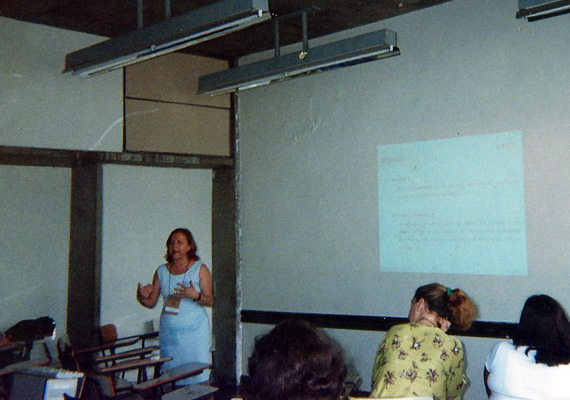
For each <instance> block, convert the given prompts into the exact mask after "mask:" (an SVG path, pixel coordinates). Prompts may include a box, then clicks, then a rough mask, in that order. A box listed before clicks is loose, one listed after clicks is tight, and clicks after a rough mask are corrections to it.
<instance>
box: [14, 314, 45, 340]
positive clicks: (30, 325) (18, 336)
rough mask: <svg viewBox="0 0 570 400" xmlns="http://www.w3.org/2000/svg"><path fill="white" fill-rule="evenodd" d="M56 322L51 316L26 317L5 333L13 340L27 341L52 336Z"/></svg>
mask: <svg viewBox="0 0 570 400" xmlns="http://www.w3.org/2000/svg"><path fill="white" fill-rule="evenodd" d="M54 329H55V322H54V320H53V318H50V317H40V318H37V319H25V320H22V321H20V322H18V323H17V324H16V325H14V326H12V327H11V328H9V329H8V330H7V331H6V332H5V334H6V336H7V337H8V338H10V340H11V341H13V342H17V341H27V340H34V339H38V338H43V337H47V336H52V335H53V332H54Z"/></svg>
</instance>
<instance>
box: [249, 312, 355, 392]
mask: <svg viewBox="0 0 570 400" xmlns="http://www.w3.org/2000/svg"><path fill="white" fill-rule="evenodd" d="M248 370H249V379H248V384H247V385H245V386H246V389H245V392H246V393H245V399H246V400H301V399H302V400H337V399H341V398H342V397H343V390H344V380H345V378H346V365H345V363H344V356H343V353H342V350H341V349H340V348H339V347H338V346H337V345H336V344H335V343H334V342H333V341H332V340H331V339H330V338H329V337H328V336H327V335H326V334H325V333H324V332H323V331H321V330H319V329H317V328H315V327H314V326H312V325H311V324H309V323H308V322H305V321H287V322H282V323H281V324H279V325H277V326H276V327H275V328H273V330H271V331H270V332H269V333H267V334H265V335H263V336H261V337H258V338H257V339H256V341H255V347H254V350H253V354H252V355H251V357H250V358H249V363H248Z"/></svg>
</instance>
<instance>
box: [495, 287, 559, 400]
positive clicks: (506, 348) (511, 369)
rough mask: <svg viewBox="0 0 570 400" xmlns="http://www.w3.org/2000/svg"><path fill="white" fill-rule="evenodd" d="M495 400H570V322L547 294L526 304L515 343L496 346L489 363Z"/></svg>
mask: <svg viewBox="0 0 570 400" xmlns="http://www.w3.org/2000/svg"><path fill="white" fill-rule="evenodd" d="M485 387H486V388H487V395H488V396H489V398H490V399H492V400H568V399H570V321H569V320H568V317H567V315H566V312H565V311H564V308H562V306H561V305H560V303H558V302H557V301H556V300H554V299H553V298H552V297H550V296H547V295H544V294H543V295H536V296H531V297H529V298H528V299H527V301H526V302H525V305H524V307H523V310H522V312H521V317H520V321H519V323H518V325H517V327H516V329H515V332H514V334H513V343H509V342H502V343H498V344H497V345H495V346H494V347H493V349H492V350H491V352H490V353H489V354H488V355H487V360H486V362H485Z"/></svg>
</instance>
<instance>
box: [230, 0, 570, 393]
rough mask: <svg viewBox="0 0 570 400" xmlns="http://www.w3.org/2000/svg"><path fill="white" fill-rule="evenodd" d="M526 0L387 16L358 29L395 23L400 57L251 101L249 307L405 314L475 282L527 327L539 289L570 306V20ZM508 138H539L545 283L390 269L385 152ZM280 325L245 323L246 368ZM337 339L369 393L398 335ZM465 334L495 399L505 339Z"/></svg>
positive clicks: (244, 134) (244, 196)
mask: <svg viewBox="0 0 570 400" xmlns="http://www.w3.org/2000/svg"><path fill="white" fill-rule="evenodd" d="M517 4H518V3H517V1H516V0H504V1H496V0H476V1H473V0H454V1H452V2H449V3H446V4H443V5H440V6H436V7H432V8H429V9H426V10H424V11H418V12H413V13H410V14H407V15H404V16H402V17H398V18H394V19H390V20H387V21H383V22H382V23H378V24H374V25H372V26H368V27H365V28H362V29H359V30H358V31H354V32H351V34H356V33H358V32H361V31H368V30H374V29H381V28H390V29H393V30H395V31H396V32H397V34H398V45H399V47H400V48H401V52H402V54H401V55H400V56H398V57H393V58H389V59H384V60H380V61H377V62H372V63H367V64H362V65H358V66H353V67H350V68H345V69H340V70H334V71H329V72H326V73H322V74H317V75H312V76H308V77H302V78H298V79H293V80H290V81H286V82H282V83H277V84H273V85H270V86H266V87H261V88H256V89H251V90H247V91H243V92H241V93H240V95H239V102H238V112H239V116H240V118H239V125H238V134H239V153H238V157H239V166H240V169H239V193H240V228H241V231H240V237H239V240H240V243H241V249H240V251H241V276H242V307H243V309H248V310H267V311H289V312H313V313H334V314H349V315H350V314H358V315H379V316H381V315H390V316H396V317H405V316H406V315H407V311H408V307H409V301H410V298H411V297H412V295H413V292H414V290H415V288H416V287H417V286H419V285H421V284H425V283H429V282H432V281H440V282H442V283H444V284H446V285H448V286H451V287H461V288H464V289H465V290H466V291H467V292H468V293H469V294H471V296H472V297H473V298H474V299H475V301H476V302H477V303H478V305H479V306H480V319H481V320H487V321H506V322H513V321H516V320H517V319H518V315H519V313H520V309H521V307H522V304H523V302H524V299H525V298H526V297H527V296H529V295H531V294H533V293H536V292H545V293H548V294H550V295H552V296H554V297H555V298H557V299H559V300H560V301H561V302H562V303H563V304H564V305H565V306H566V307H570V296H569V295H568V291H567V285H568V280H567V279H565V277H566V276H567V268H568V261H569V260H570V257H569V254H568V246H567V239H566V238H567V237H568V234H569V233H570V232H569V227H570V214H569V213H568V211H569V210H568V204H570V191H569V189H568V187H569V185H568V183H569V182H568V181H569V178H570V174H569V173H568V171H570V161H569V158H568V157H567V154H568V150H569V149H570V139H569V137H570V136H569V134H570V124H568V115H569V111H570V106H569V105H568V101H567V99H568V97H569V95H570V75H569V74H567V73H566V71H565V70H566V66H567V65H568V64H569V63H570V54H569V53H568V52H567V51H566V50H567V42H568V39H569V38H570V25H569V24H568V22H569V21H570V16H567V15H566V16H561V17H556V18H552V19H548V20H543V21H539V22H533V23H529V22H527V21H525V20H517V19H515V13H516V11H517ZM336 36H338V37H341V36H342V35H336ZM335 38H336V37H335ZM508 131H521V132H522V134H523V154H524V175H525V177H524V179H525V190H526V194H525V196H526V199H525V200H526V218H527V247H528V263H529V274H528V275H527V276H516V277H505V276H493V275H464V274H461V275H460V274H403V273H385V272H382V271H381V265H380V263H379V255H378V252H379V249H378V247H379V246H378V243H379V240H380V238H379V236H378V183H377V182H378V178H377V171H378V165H377V153H376V149H377V146H378V145H381V144H392V143H404V142H417V141H427V140H432V139H445V138H452V137H458V136H459V137H465V136H471V135H479V134H486V133H500V132H508ZM266 329H267V327H264V326H257V325H248V324H246V325H245V326H244V327H243V352H242V356H243V362H242V365H245V360H246V359H247V356H248V355H249V351H250V347H251V343H252V340H253V337H254V336H255V335H256V334H257V333H259V332H260V331H263V330H266ZM334 335H335V337H338V338H339V340H340V341H341V343H342V344H343V346H344V347H345V349H346V351H347V353H348V354H349V358H350V359H351V362H352V363H353V368H354V369H355V370H356V371H357V372H358V373H359V374H360V375H361V376H362V377H363V378H364V379H365V386H366V385H369V379H370V375H371V369H372V360H373V357H374V353H375V351H376V347H377V345H378V343H379V342H380V340H381V336H382V335H381V334H371V333H359V332H348V331H347V332H345V331H335V332H334ZM462 340H463V341H464V343H465V345H466V352H467V356H468V375H469V378H470V380H471V386H470V387H469V389H468V391H467V394H466V396H465V398H466V399H472V400H475V399H481V398H484V396H485V394H484V390H483V382H482V373H481V372H482V369H483V362H484V357H485V355H486V353H487V352H488V350H489V349H490V347H491V346H492V344H493V343H494V342H495V341H494V340H488V339H473V338H462Z"/></svg>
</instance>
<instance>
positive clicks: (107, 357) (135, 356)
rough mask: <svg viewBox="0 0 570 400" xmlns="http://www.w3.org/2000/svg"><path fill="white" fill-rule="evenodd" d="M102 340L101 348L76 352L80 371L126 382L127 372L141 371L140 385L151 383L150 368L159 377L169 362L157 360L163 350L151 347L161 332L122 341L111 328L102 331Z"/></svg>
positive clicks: (100, 331)
mask: <svg viewBox="0 0 570 400" xmlns="http://www.w3.org/2000/svg"><path fill="white" fill-rule="evenodd" d="M98 336H99V345H98V346H94V347H88V348H82V349H73V350H72V354H73V358H74V360H75V362H76V368H77V369H78V370H80V371H84V372H97V373H104V374H109V375H113V376H114V375H116V374H120V375H121V377H122V378H124V376H125V372H126V371H128V370H134V369H137V370H138V375H137V383H140V382H144V381H146V380H148V374H147V369H148V368H151V367H154V374H153V375H154V376H158V369H159V368H160V366H161V365H162V363H164V362H166V361H168V360H169V359H166V358H160V357H155V356H156V355H157V354H158V351H159V346H154V345H151V346H149V345H147V342H148V341H149V339H156V338H157V337H158V332H150V333H144V334H139V335H132V336H128V337H118V334H117V328H116V327H115V325H114V324H107V325H103V326H101V327H99V329H98Z"/></svg>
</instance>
